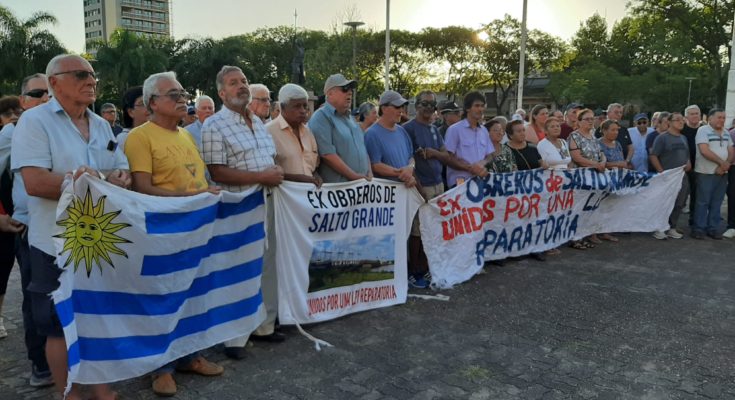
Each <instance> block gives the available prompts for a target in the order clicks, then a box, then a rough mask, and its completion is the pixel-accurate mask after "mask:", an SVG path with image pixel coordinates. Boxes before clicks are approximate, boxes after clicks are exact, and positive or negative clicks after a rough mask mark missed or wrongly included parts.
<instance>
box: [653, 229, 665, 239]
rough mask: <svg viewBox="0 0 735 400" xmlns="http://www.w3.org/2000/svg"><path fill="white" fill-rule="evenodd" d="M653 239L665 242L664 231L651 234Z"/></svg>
mask: <svg viewBox="0 0 735 400" xmlns="http://www.w3.org/2000/svg"><path fill="white" fill-rule="evenodd" d="M653 237H654V238H655V239H658V240H666V237H667V235H666V232H664V231H656V232H654V233H653Z"/></svg>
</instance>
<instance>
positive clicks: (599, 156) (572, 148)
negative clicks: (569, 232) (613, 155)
mask: <svg viewBox="0 0 735 400" xmlns="http://www.w3.org/2000/svg"><path fill="white" fill-rule="evenodd" d="M594 120H595V116H594V113H593V112H592V110H590V109H589V108H585V109H583V110H580V111H579V113H578V114H577V126H578V128H577V130H575V131H574V132H572V133H571V134H570V135H569V153H570V154H571V155H572V161H574V164H575V166H577V167H581V168H585V167H589V168H594V169H596V170H597V171H599V172H604V171H605V161H606V159H605V154H604V153H603V152H602V149H600V142H599V141H597V138H596V137H595V133H594V131H593V129H592V122H593V121H594ZM590 242H591V243H590ZM599 243H602V241H601V240H600V239H599V238H598V237H597V235H596V234H593V235H590V236H588V237H587V240H583V241H581V242H572V245H571V246H572V248H575V249H583V248H592V247H594V244H599Z"/></svg>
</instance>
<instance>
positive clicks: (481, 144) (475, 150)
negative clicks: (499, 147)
mask: <svg viewBox="0 0 735 400" xmlns="http://www.w3.org/2000/svg"><path fill="white" fill-rule="evenodd" d="M444 145H445V146H446V147H447V150H448V151H449V152H452V153H454V154H455V155H456V156H457V157H458V158H461V159H463V160H465V161H467V162H468V163H470V164H474V163H476V162H478V161H482V160H484V159H485V157H487V155H488V154H492V153H493V152H495V147H494V146H493V142H492V141H491V140H490V134H489V133H488V132H487V129H486V128H485V127H484V126H482V124H478V125H477V127H476V128H472V127H470V122H469V121H468V120H466V119H463V120H461V121H459V122H457V123H456V124H454V125H452V126H450V127H449V129H447V137H446V138H445V139H444ZM460 178H462V179H464V180H468V179H471V178H472V174H470V173H469V172H466V171H460V170H456V169H454V168H452V167H447V183H448V184H449V186H454V185H456V184H457V179H460Z"/></svg>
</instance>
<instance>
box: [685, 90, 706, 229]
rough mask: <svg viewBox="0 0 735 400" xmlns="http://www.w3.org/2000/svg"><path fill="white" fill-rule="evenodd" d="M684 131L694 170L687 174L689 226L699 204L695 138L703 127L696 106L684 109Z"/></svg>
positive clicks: (700, 113) (700, 114) (700, 112)
mask: <svg viewBox="0 0 735 400" xmlns="http://www.w3.org/2000/svg"><path fill="white" fill-rule="evenodd" d="M684 120H685V122H686V123H685V124H684V129H682V130H681V133H682V135H684V137H686V138H687V145H688V146H689V161H690V162H691V163H692V169H691V170H690V171H689V172H687V178H689V226H690V227H691V226H693V225H694V206H695V205H696V204H697V174H696V173H695V172H694V167H696V165H697V143H696V141H695V138H696V136H697V130H698V129H699V127H700V125H702V111H701V110H700V109H699V106H698V105H696V104H692V105H689V106H688V107H687V108H685V109H684Z"/></svg>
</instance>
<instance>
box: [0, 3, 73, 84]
mask: <svg viewBox="0 0 735 400" xmlns="http://www.w3.org/2000/svg"><path fill="white" fill-rule="evenodd" d="M56 22H57V20H56V17H54V16H53V15H51V14H49V13H46V12H40V11H39V12H36V13H34V14H33V15H31V17H30V18H28V19H26V20H20V19H18V18H17V17H16V16H15V15H13V13H12V11H10V9H8V8H7V7H4V6H0V54H2V57H0V91H3V92H8V93H15V92H16V91H17V90H18V86H19V85H20V82H21V81H22V80H23V78H24V77H26V76H28V75H30V74H33V73H36V72H44V71H45V69H46V64H47V63H48V62H49V60H50V59H51V58H53V57H54V56H55V55H57V54H61V53H65V52H66V50H65V49H64V46H62V45H61V43H60V42H59V40H58V39H57V38H56V36H54V34H52V33H51V32H49V31H48V30H47V29H45V27H46V26H48V25H54V24H56Z"/></svg>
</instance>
